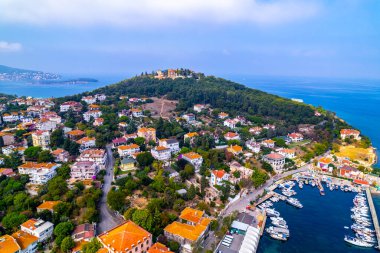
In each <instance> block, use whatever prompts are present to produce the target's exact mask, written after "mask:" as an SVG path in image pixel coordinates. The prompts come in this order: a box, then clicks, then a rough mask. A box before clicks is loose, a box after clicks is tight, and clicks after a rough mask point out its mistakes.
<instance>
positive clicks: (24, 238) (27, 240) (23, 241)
mask: <svg viewBox="0 0 380 253" xmlns="http://www.w3.org/2000/svg"><path fill="white" fill-rule="evenodd" d="M12 237H13V238H14V239H16V242H17V243H18V245H19V246H20V247H21V249H22V250H24V249H26V248H28V247H29V245H30V244H32V243H34V242H36V241H38V237H36V236H34V235H31V234H28V233H26V232H24V231H21V230H19V231H17V232H15V233H13V234H12ZM0 252H2V251H1V250H0Z"/></svg>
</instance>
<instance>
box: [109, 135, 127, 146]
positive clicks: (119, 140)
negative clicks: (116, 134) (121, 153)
mask: <svg viewBox="0 0 380 253" xmlns="http://www.w3.org/2000/svg"><path fill="white" fill-rule="evenodd" d="M125 144H127V139H126V138H124V137H120V138H116V139H113V140H112V147H113V148H117V147H118V146H121V145H125Z"/></svg>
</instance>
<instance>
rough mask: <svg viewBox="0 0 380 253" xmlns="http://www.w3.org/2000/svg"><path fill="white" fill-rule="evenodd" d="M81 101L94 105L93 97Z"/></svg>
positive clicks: (83, 98)
mask: <svg viewBox="0 0 380 253" xmlns="http://www.w3.org/2000/svg"><path fill="white" fill-rule="evenodd" d="M81 100H82V101H84V102H86V103H87V104H94V103H95V102H96V98H95V97H93V96H86V97H82V99H81Z"/></svg>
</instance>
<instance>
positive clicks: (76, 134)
mask: <svg viewBox="0 0 380 253" xmlns="http://www.w3.org/2000/svg"><path fill="white" fill-rule="evenodd" d="M66 134H67V136H68V137H69V138H70V139H71V140H79V139H80V138H82V137H83V136H84V134H85V133H84V132H83V131H82V130H79V129H76V130H71V131H69V132H67V133H66Z"/></svg>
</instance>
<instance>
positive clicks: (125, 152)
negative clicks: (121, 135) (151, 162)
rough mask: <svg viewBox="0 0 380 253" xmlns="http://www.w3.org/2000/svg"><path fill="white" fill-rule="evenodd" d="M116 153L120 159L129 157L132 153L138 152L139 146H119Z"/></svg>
mask: <svg viewBox="0 0 380 253" xmlns="http://www.w3.org/2000/svg"><path fill="white" fill-rule="evenodd" d="M117 152H118V153H119V156H120V157H125V156H131V155H132V154H134V153H138V152H140V147H139V145H137V144H135V143H133V144H129V145H121V146H118V147H117Z"/></svg>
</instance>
